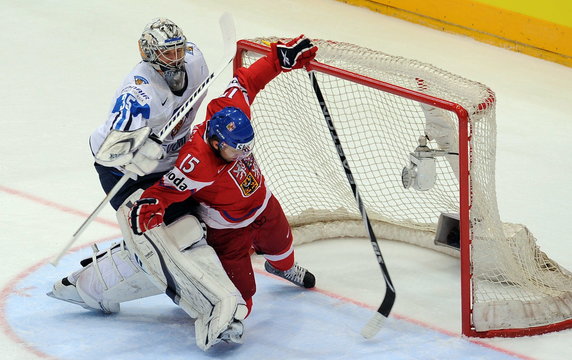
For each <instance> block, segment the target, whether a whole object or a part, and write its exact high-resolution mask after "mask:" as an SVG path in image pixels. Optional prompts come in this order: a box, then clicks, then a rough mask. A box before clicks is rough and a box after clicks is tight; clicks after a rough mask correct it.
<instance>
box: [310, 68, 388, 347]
mask: <svg viewBox="0 0 572 360" xmlns="http://www.w3.org/2000/svg"><path fill="white" fill-rule="evenodd" d="M308 75H309V76H310V80H311V82H312V87H313V89H314V92H315V93H316V98H317V99H318V102H319V103H320V107H321V109H322V114H323V115H324V119H325V120H326V124H327V125H328V129H329V130H330V135H331V136H332V140H333V141H334V145H335V146H336V150H337V151H338V156H339V158H340V161H341V163H342V166H343V168H344V170H345V172H346V176H347V178H348V182H349V183H350V187H351V188H352V191H353V193H354V197H355V199H356V202H357V206H358V208H359V211H360V213H361V216H362V219H363V222H364V225H365V228H366V230H367V233H368V235H369V240H370V241H371V246H372V247H373V252H374V253H375V256H376V258H377V262H378V263H379V266H380V268H381V272H382V273H383V278H384V279H385V297H384V298H383V302H382V303H381V305H380V306H379V309H377V312H376V313H375V315H374V317H373V318H372V319H371V320H370V321H369V322H368V323H367V324H366V325H365V326H364V328H363V329H362V331H361V334H362V336H363V337H365V338H366V339H369V338H371V337H373V336H374V335H375V334H377V332H378V331H379V330H380V329H381V326H382V325H383V322H384V321H385V319H386V318H387V317H388V316H389V313H390V312H391V308H392V307H393V304H394V303H395V288H394V287H393V283H392V282H391V278H390V277H389V271H387V267H386V266H385V261H384V260H383V256H382V255H381V250H380V249H379V244H378V243H377V239H376V237H375V233H374V232H373V228H372V227H371V223H370V222H369V217H368V216H367V212H366V210H365V207H364V205H363V202H362V200H361V196H360V195H359V192H358V189H357V184H356V182H355V180H354V176H353V174H352V171H351V170H350V166H349V163H348V160H347V158H346V155H345V153H344V149H343V148H342V143H341V142H340V138H339V137H338V132H337V131H336V128H335V127H334V122H333V121H332V118H331V116H330V112H329V111H328V107H327V105H326V100H325V99H324V96H323V95H322V91H321V90H320V86H319V85H318V79H316V73H315V72H314V71H310V72H309V73H308Z"/></svg>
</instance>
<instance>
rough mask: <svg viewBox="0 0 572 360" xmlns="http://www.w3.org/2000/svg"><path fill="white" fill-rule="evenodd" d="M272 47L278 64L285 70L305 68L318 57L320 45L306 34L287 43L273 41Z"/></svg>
mask: <svg viewBox="0 0 572 360" xmlns="http://www.w3.org/2000/svg"><path fill="white" fill-rule="evenodd" d="M271 47H272V51H273V52H274V53H275V54H276V58H277V59H278V65H279V66H280V67H281V68H282V70H283V71H290V70H292V69H300V68H303V67H304V66H306V65H308V63H309V62H310V61H312V60H313V59H314V57H316V52H317V51H318V47H317V46H316V45H314V44H312V42H311V41H310V39H308V38H306V37H304V35H300V36H298V37H297V38H295V39H292V40H290V41H289V42H287V43H286V44H283V43H280V42H278V43H272V44H271Z"/></svg>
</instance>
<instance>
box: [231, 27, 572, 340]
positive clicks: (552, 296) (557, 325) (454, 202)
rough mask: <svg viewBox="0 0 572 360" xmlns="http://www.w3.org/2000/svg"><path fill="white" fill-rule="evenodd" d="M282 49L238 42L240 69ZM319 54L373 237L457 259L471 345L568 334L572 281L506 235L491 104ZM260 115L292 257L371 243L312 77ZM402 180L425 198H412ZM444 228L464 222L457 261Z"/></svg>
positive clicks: (402, 66) (451, 77) (261, 99)
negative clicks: (315, 247)
mask: <svg viewBox="0 0 572 360" xmlns="http://www.w3.org/2000/svg"><path fill="white" fill-rule="evenodd" d="M279 40H281V41H287V39H280V38H276V37H265V38H257V39H252V40H241V41H239V42H238V49H237V55H236V57H235V60H234V61H235V62H234V66H235V69H237V68H238V67H240V66H248V65H250V64H251V63H252V62H254V61H255V60H256V59H258V58H259V57H260V56H261V55H263V54H267V53H268V52H269V51H270V48H269V47H268V46H267V45H266V44H268V43H271V42H275V41H279ZM312 42H313V43H314V44H315V45H317V46H318V53H317V56H316V61H313V62H311V63H310V65H309V66H308V67H307V69H308V70H309V71H314V72H315V74H316V76H317V77H318V78H319V82H320V87H321V90H322V92H323V93H324V97H325V101H326V102H327V104H328V110H329V112H330V114H331V117H332V120H333V122H334V123H335V127H336V130H337V133H338V136H339V138H340V142H341V143H342V144H343V148H344V150H345V153H346V157H347V161H348V162H349V164H350V166H351V169H352V173H353V177H354V178H355V182H356V183H357V186H358V187H359V193H360V198H361V199H362V200H363V203H364V205H365V207H366V209H367V213H368V216H369V218H370V221H371V223H372V226H373V228H374V232H375V234H376V236H377V237H378V238H383V239H390V240H397V241H405V242H409V243H413V244H415V245H418V246H423V247H427V248H430V249H434V250H436V251H440V252H443V253H447V254H449V255H453V256H459V257H460V266H461V304H462V305H461V306H462V319H461V321H462V332H463V334H464V335H467V336H477V337H493V336H505V337H514V336H524V335H534V334H541V333H545V332H550V331H557V330H562V329H567V328H571V327H572V275H571V274H570V272H569V271H567V270H566V269H564V268H562V267H561V266H560V265H558V264H557V263H556V262H555V261H553V260H551V259H550V258H549V257H548V256H547V255H546V254H544V253H543V252H542V251H540V249H539V248H538V246H537V245H536V240H535V238H534V236H533V235H532V234H531V232H530V231H529V230H528V229H527V228H526V227H525V226H523V225H517V224H508V223H503V222H502V221H501V219H500V215H499V213H498V206H497V200H496V188H495V153H496V119H495V102H496V100H495V94H494V92H493V91H492V90H491V89H489V88H488V87H486V86H485V85H483V84H481V83H478V82H475V81H471V80H468V79H465V78H463V77H460V76H458V75H455V74H452V73H450V72H447V71H444V70H441V69H439V68H436V67H434V66H432V65H429V64H425V63H422V62H420V61H416V60H412V59H406V58H403V57H398V56H392V55H388V54H385V53H382V52H380V51H375V50H371V49H367V48H363V47H359V46H357V45H353V44H347V43H341V42H335V41H329V40H320V39H314V40H312ZM252 113H253V117H254V118H255V119H256V120H255V121H253V127H254V129H255V132H256V134H257V140H256V141H257V143H256V148H255V149H254V154H255V156H256V158H257V160H258V162H259V164H260V167H261V169H262V170H263V171H264V173H265V175H266V179H267V183H268V185H269V188H270V189H271V190H272V192H273V193H274V194H275V195H276V197H277V198H278V199H279V200H280V202H281V204H282V207H283V209H284V212H285V213H286V215H287V217H288V220H289V222H290V224H291V226H292V228H293V232H294V239H295V244H299V243H303V242H309V241H315V240H319V239H328V238H336V237H360V238H364V237H367V235H366V233H365V229H364V225H363V223H362V217H361V215H360V213H359V212H358V209H357V207H356V205H355V198H354V196H353V194H352V191H351V189H350V187H349V185H348V181H347V179H346V175H345V173H344V169H343V167H342V166H341V165H340V161H339V158H338V155H337V153H336V148H335V145H334V143H333V142H332V140H331V137H330V134H329V132H328V129H327V127H326V124H325V123H324V121H323V115H322V112H321V110H320V105H319V104H318V103H317V101H316V98H315V96H314V94H313V93H312V88H311V84H310V82H309V81H308V76H307V74H306V73H305V72H304V71H292V72H288V73H283V74H281V75H279V76H278V77H277V78H276V79H274V80H273V81H272V82H271V83H270V84H268V85H267V86H266V88H265V90H264V91H262V92H260V93H259V94H258V95H257V98H256V100H255V101H254V103H253V105H252ZM423 138H425V139H426V144H423V141H421V140H422V139H423ZM278 150H279V151H278ZM404 168H409V169H411V172H412V174H409V175H411V176H412V177H411V178H408V180H410V181H417V182H418V183H417V188H419V189H422V190H416V187H415V186H414V185H415V184H414V183H413V182H411V184H412V185H411V186H409V187H408V188H406V187H405V186H404V179H403V172H404ZM433 172H434V173H433ZM442 214H453V215H454V216H456V217H458V231H457V232H458V237H459V239H460V250H456V249H455V248H454V247H452V246H439V245H436V244H435V240H436V238H438V236H437V225H438V222H439V217H440V216H441V215H442ZM396 286H397V287H399V284H396Z"/></svg>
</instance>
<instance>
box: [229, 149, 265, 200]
mask: <svg viewBox="0 0 572 360" xmlns="http://www.w3.org/2000/svg"><path fill="white" fill-rule="evenodd" d="M228 173H229V174H230V177H232V179H233V180H234V182H235V183H236V185H238V187H239V188H240V191H241V192H242V196H244V197H249V196H250V195H252V194H254V192H256V190H258V188H259V187H260V184H261V182H262V173H261V172H260V168H259V167H258V163H257V162H256V160H255V159H254V156H253V155H252V154H250V155H249V156H247V157H246V158H244V159H242V160H240V161H236V162H235V163H234V166H233V167H231V168H230V169H229V170H228Z"/></svg>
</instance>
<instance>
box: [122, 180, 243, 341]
mask: <svg viewBox="0 0 572 360" xmlns="http://www.w3.org/2000/svg"><path fill="white" fill-rule="evenodd" d="M140 193H141V192H139V191H138V192H136V193H134V194H133V195H132V196H131V197H130V198H129V199H127V200H126V202H125V203H124V204H123V205H122V206H121V207H120V208H119V210H118V211H117V219H118V222H119V224H120V226H121V231H122V232H123V235H124V238H125V242H126V244H127V247H128V249H130V250H131V251H133V252H134V253H135V254H136V255H137V259H138V261H139V262H140V264H141V265H142V267H143V269H144V270H145V272H146V273H147V274H149V275H150V277H151V278H152V281H153V282H154V283H155V284H156V285H157V286H158V287H160V288H161V289H164V291H165V293H166V294H167V295H168V296H169V297H170V298H171V299H172V300H173V302H175V303H176V304H178V305H179V306H180V307H181V308H182V309H183V310H184V311H185V312H186V313H187V314H189V316H191V317H193V318H198V320H197V321H196V322H195V330H196V341H197V345H198V346H199V347H200V348H201V349H203V350H206V349H208V348H210V346H212V345H214V344H215V343H216V342H218V341H220V339H219V336H220V335H221V334H222V333H223V332H224V331H225V330H227V329H228V328H229V327H230V326H231V324H232V323H233V322H235V320H237V321H240V320H243V319H244V318H245V317H246V314H247V308H246V305H245V302H244V300H243V299H242V296H241V295H240V292H239V291H238V290H237V289H236V287H235V286H234V284H233V283H232V282H231V281H230V279H229V278H228V276H227V274H226V272H225V271H224V269H223V267H222V264H221V262H220V260H219V259H218V257H217V255H216V253H215V251H214V250H213V248H212V247H210V246H208V245H207V244H206V241H205V230H204V228H203V227H202V225H201V224H200V222H199V221H198V219H197V218H196V217H194V216H192V215H186V216H183V217H181V218H179V219H177V220H176V221H174V222H173V223H171V224H169V226H166V225H165V224H162V225H160V226H158V227H156V228H154V229H151V230H149V231H147V232H145V233H144V234H143V235H141V236H138V235H135V234H134V233H133V232H132V231H131V227H130V226H129V221H128V215H129V207H130V206H131V204H132V202H133V201H134V200H136V199H138V198H139V196H140ZM217 339H218V341H217Z"/></svg>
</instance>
